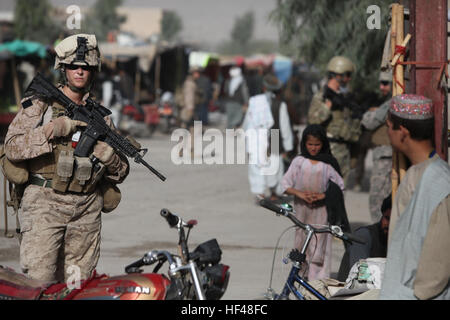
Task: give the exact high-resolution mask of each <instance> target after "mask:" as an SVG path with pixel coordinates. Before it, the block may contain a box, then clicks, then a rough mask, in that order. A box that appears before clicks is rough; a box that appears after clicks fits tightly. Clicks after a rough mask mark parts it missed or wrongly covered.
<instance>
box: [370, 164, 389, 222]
mask: <svg viewBox="0 0 450 320" xmlns="http://www.w3.org/2000/svg"><path fill="white" fill-rule="evenodd" d="M391 170H392V158H378V159H374V160H373V167H372V173H371V175H370V190H369V209H370V217H371V219H372V222H373V223H376V222H378V221H380V219H381V215H382V214H381V205H382V204H383V200H384V199H385V198H386V197H387V196H388V195H389V194H390V193H391V192H392V181H391Z"/></svg>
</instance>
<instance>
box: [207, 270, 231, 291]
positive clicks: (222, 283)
mask: <svg viewBox="0 0 450 320" xmlns="http://www.w3.org/2000/svg"><path fill="white" fill-rule="evenodd" d="M229 269H230V267H229V266H227V265H224V264H216V265H213V266H209V267H206V268H205V271H204V272H205V274H206V277H207V279H208V285H207V288H206V290H205V296H206V299H208V300H219V299H220V298H222V296H223V294H224V293H225V290H226V289H227V287H228V281H229V279H230V272H229Z"/></svg>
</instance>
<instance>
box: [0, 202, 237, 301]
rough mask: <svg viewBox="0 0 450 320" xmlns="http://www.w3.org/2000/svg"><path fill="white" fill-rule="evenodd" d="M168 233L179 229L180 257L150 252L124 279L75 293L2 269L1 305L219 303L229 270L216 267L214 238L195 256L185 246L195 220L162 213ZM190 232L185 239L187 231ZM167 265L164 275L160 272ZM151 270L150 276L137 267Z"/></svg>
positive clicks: (101, 278)
mask: <svg viewBox="0 0 450 320" xmlns="http://www.w3.org/2000/svg"><path fill="white" fill-rule="evenodd" d="M161 216H162V217H164V218H165V219H166V220H167V222H168V224H169V226H170V227H171V228H177V230H178V235H179V242H178V245H179V252H180V254H172V253H170V252H168V251H165V250H152V251H150V252H148V253H146V254H145V255H144V256H143V257H142V258H141V259H139V260H137V261H135V262H133V263H131V264H130V265H128V266H127V267H125V273H126V274H124V275H119V276H113V277H110V276H107V275H104V274H103V275H99V274H97V273H96V272H95V271H94V274H93V275H92V277H91V278H89V279H86V280H83V281H81V282H80V283H79V286H77V287H76V288H71V287H72V286H71V285H70V284H67V283H57V284H48V283H44V282H42V281H37V280H33V279H30V278H27V277H25V276H24V275H22V274H19V273H16V272H14V271H13V270H10V269H7V268H3V267H0V300H16V299H19V300H218V299H220V298H221V297H222V296H223V294H224V293H225V290H226V289H227V286H228V280H229V277H230V272H229V266H227V265H224V264H221V263H219V262H220V260H221V257H222V250H221V249H220V246H219V244H218V243H217V240H216V239H211V240H209V241H206V242H204V243H202V244H200V245H199V246H198V247H197V248H196V249H195V250H194V251H193V252H189V248H188V245H187V242H188V238H189V232H190V230H191V229H192V228H193V227H194V226H195V225H196V224H197V221H196V220H189V221H188V222H185V221H183V220H182V219H181V218H179V217H178V216H177V215H175V214H172V213H171V212H170V211H169V210H167V209H162V210H161ZM186 229H187V230H188V232H187V235H186V232H185V230H186ZM166 262H167V263H168V266H169V269H168V272H167V275H166V274H162V273H158V271H159V270H160V268H161V267H162V266H163V265H164V264H165V263H166ZM154 264H156V265H155V267H154V268H153V272H152V273H143V270H142V269H141V267H144V266H150V265H154Z"/></svg>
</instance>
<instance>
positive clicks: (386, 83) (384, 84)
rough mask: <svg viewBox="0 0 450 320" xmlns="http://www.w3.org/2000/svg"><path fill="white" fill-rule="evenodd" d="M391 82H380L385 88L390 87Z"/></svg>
mask: <svg viewBox="0 0 450 320" xmlns="http://www.w3.org/2000/svg"><path fill="white" fill-rule="evenodd" d="M389 83H390V82H389V81H380V84H381V85H383V86H387V85H389Z"/></svg>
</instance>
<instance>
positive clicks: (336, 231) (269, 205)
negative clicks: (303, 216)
mask: <svg viewBox="0 0 450 320" xmlns="http://www.w3.org/2000/svg"><path fill="white" fill-rule="evenodd" d="M259 204H260V205H261V206H262V207H264V208H266V209H269V210H271V211H273V212H275V213H276V214H282V215H284V216H285V217H287V218H288V219H289V220H291V221H292V222H293V223H294V224H295V225H296V226H298V227H300V228H302V229H305V230H306V229H307V228H308V227H309V228H311V229H312V231H313V232H314V233H331V234H332V235H334V236H335V237H337V238H339V239H341V240H344V241H348V242H350V243H351V242H358V243H361V244H365V243H366V242H365V241H364V240H362V239H360V238H358V237H357V236H355V235H353V234H350V233H346V232H343V231H342V229H341V227H339V226H326V227H323V228H316V227H313V226H311V225H308V224H304V223H303V222H301V221H300V220H298V219H297V218H296V217H295V216H294V215H293V214H292V213H291V212H290V211H289V210H287V209H285V208H282V207H279V206H277V205H276V204H274V203H273V202H271V201H269V200H267V199H263V200H261V201H260V202H259Z"/></svg>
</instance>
